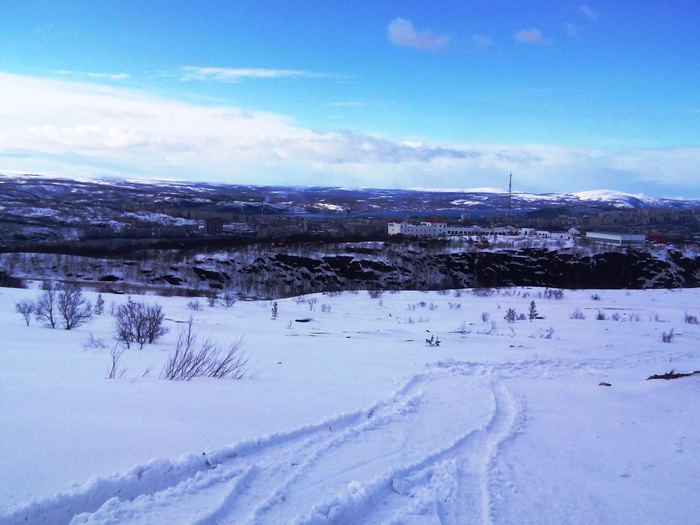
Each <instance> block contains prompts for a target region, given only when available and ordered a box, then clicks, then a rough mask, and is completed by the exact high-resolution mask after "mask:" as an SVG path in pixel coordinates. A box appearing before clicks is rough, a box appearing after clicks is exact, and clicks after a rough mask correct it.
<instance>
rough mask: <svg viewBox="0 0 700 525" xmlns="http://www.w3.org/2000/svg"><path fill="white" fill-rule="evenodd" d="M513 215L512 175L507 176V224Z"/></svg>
mask: <svg viewBox="0 0 700 525" xmlns="http://www.w3.org/2000/svg"><path fill="white" fill-rule="evenodd" d="M512 214H513V173H512V172H511V173H510V174H509V175H508V224H510V223H511V221H512Z"/></svg>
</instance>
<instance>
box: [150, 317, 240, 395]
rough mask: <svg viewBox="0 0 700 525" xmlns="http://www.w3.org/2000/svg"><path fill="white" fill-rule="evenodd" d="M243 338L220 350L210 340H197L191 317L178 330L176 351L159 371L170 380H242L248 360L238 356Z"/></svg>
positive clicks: (164, 377) (161, 375)
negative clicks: (200, 378)
mask: <svg viewBox="0 0 700 525" xmlns="http://www.w3.org/2000/svg"><path fill="white" fill-rule="evenodd" d="M241 345H242V340H240V339H239V340H238V341H236V342H235V343H233V344H232V345H231V346H229V348H228V350H227V351H225V352H222V351H220V350H219V348H218V346H217V345H216V343H214V342H212V341H211V339H205V340H204V341H202V342H199V341H198V337H197V334H195V333H194V332H193V331H192V319H190V320H189V322H188V323H187V327H186V328H184V329H183V330H180V332H179V333H178V337H177V343H176V344H175V351H174V352H173V353H172V354H171V355H170V357H169V358H168V361H167V362H166V363H165V366H164V367H163V370H162V372H161V374H160V377H161V378H162V379H167V380H170V381H190V380H192V379H195V378H197V377H212V378H215V379H225V378H229V379H242V378H243V377H244V376H245V373H246V363H247V362H248V359H247V358H245V357H243V356H242V355H241V351H240V349H241Z"/></svg>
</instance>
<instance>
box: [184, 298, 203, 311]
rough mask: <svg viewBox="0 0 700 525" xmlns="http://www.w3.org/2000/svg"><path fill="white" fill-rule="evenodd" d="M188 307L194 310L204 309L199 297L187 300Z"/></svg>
mask: <svg viewBox="0 0 700 525" xmlns="http://www.w3.org/2000/svg"><path fill="white" fill-rule="evenodd" d="M187 309H188V310H191V311H193V312H199V311H200V310H201V309H202V303H200V302H199V301H198V300H197V299H190V300H189V301H187Z"/></svg>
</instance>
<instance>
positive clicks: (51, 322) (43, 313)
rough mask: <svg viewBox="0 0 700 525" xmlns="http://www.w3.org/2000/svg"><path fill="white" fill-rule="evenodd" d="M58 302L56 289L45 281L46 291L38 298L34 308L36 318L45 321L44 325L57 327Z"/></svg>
mask: <svg viewBox="0 0 700 525" xmlns="http://www.w3.org/2000/svg"><path fill="white" fill-rule="evenodd" d="M56 303H57V300H56V290H55V289H54V287H53V286H52V285H51V283H48V282H47V283H44V291H43V292H42V293H41V295H40V296H39V299H37V302H36V305H35V308H34V317H36V320H37V321H39V322H41V323H43V324H44V326H50V327H51V328H56V321H57V316H56Z"/></svg>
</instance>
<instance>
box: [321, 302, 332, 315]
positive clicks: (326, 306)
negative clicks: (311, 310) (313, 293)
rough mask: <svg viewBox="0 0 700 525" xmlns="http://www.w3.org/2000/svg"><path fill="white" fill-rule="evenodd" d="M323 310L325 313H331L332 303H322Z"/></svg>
mask: <svg viewBox="0 0 700 525" xmlns="http://www.w3.org/2000/svg"><path fill="white" fill-rule="evenodd" d="M321 311H322V312H323V313H326V314H329V313H331V305H330V304H327V303H324V304H322V305H321Z"/></svg>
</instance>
